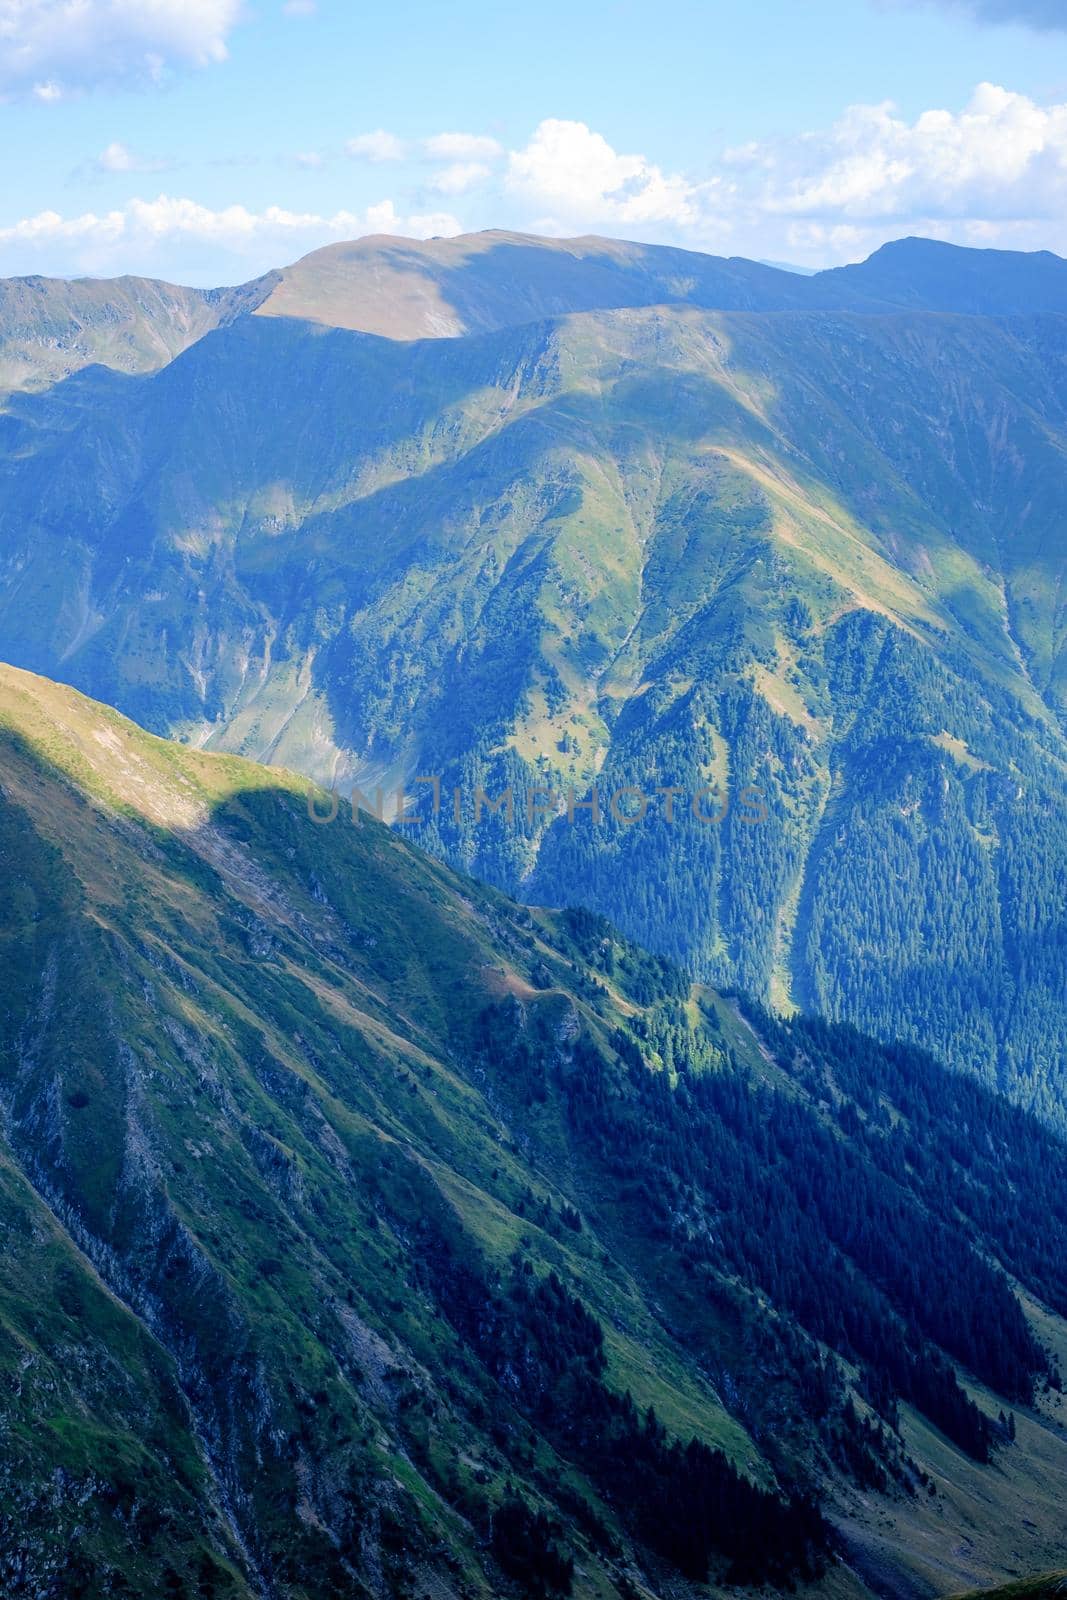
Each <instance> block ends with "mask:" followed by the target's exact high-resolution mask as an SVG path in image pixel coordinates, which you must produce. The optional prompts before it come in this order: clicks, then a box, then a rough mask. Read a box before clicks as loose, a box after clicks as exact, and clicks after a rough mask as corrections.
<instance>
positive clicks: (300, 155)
mask: <svg viewBox="0 0 1067 1600" xmlns="http://www.w3.org/2000/svg"><path fill="white" fill-rule="evenodd" d="M293 160H294V161H295V162H296V164H297V166H298V167H303V168H304V170H305V171H306V172H313V171H315V170H316V169H317V168H318V167H322V166H325V164H326V162H325V158H324V157H323V156H322V155H320V153H319V152H318V150H298V151H297V153H296V155H295V156H294V157H293Z"/></svg>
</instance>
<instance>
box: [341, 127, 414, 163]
mask: <svg viewBox="0 0 1067 1600" xmlns="http://www.w3.org/2000/svg"><path fill="white" fill-rule="evenodd" d="M345 149H346V150H347V152H348V154H349V155H350V156H355V157H357V159H360V160H363V161H403V159H404V157H405V155H406V154H407V145H406V143H405V142H404V140H403V139H398V138H397V136H396V134H395V133H387V132H386V131H385V129H384V128H376V129H375V130H374V132H373V133H361V134H358V135H357V136H356V138H354V139H349V141H348V143H347V144H346V145H345Z"/></svg>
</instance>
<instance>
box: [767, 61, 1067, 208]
mask: <svg viewBox="0 0 1067 1600" xmlns="http://www.w3.org/2000/svg"><path fill="white" fill-rule="evenodd" d="M747 160H748V162H750V163H751V162H752V161H753V160H755V164H756V166H757V170H758V176H759V184H758V186H757V190H756V194H755V197H754V198H755V199H756V201H757V203H758V204H759V206H760V207H761V209H762V210H764V211H766V212H769V213H775V214H781V215H792V216H797V217H808V218H813V219H820V220H826V219H839V220H842V221H845V220H848V221H861V220H863V221H872V222H873V221H878V222H882V221H884V222H886V223H896V222H904V221H907V222H912V221H914V220H915V219H922V220H923V221H925V222H930V221H941V222H956V221H963V222H997V221H1003V222H1020V221H1023V220H1026V219H1030V220H1034V219H1037V218H1057V219H1058V218H1059V217H1060V215H1062V213H1063V211H1064V207H1065V202H1067V105H1057V106H1040V105H1038V104H1037V103H1036V101H1033V100H1031V99H1029V98H1028V96H1026V95H1022V94H1012V93H1010V92H1009V91H1008V90H1006V89H1002V88H998V87H997V86H996V85H995V84H990V83H983V84H979V86H978V88H977V89H976V90H975V92H974V94H973V95H972V97H971V100H970V102H969V103H968V104H967V105H966V106H965V107H964V109H963V110H962V111H960V112H952V111H945V110H935V111H924V112H923V113H922V114H921V115H920V116H919V117H917V118H916V119H915V121H913V122H909V121H907V120H906V119H905V118H903V117H901V116H900V115H899V113H898V112H897V110H896V108H895V107H894V106H893V105H892V104H890V103H886V104H884V105H879V106H854V107H852V108H851V109H850V110H849V111H847V112H846V113H845V115H844V116H843V117H842V118H841V119H840V121H839V122H837V123H836V124H835V125H834V126H833V127H832V128H830V129H829V130H827V131H826V132H825V133H821V134H808V135H806V136H804V137H803V138H801V139H794V140H790V141H788V142H786V141H782V142H781V143H780V144H774V145H768V146H764V147H761V148H760V149H759V150H758V152H757V156H756V157H755V158H753V157H752V156H751V155H749V156H747ZM740 164H741V165H744V164H745V158H742V161H741V163H740Z"/></svg>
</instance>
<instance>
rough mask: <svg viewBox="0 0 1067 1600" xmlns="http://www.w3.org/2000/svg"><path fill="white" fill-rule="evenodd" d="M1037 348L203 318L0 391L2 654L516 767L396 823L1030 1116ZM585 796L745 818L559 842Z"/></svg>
mask: <svg viewBox="0 0 1067 1600" xmlns="http://www.w3.org/2000/svg"><path fill="white" fill-rule="evenodd" d="M1065 345H1067V324H1065V322H1064V319H1063V318H1061V317H1059V316H1056V315H1051V314H1050V315H1041V316H1035V317H1030V318H991V317H981V316H951V317H950V316H942V315H937V314H932V313H926V312H920V313H916V312H895V313H893V314H891V315H881V314H880V315H877V316H869V315H866V314H860V313H855V312H849V313H839V312H834V313H811V312H788V313H774V314H759V313H740V312H738V313H725V312H704V311H700V310H697V309H695V308H693V307H691V306H682V307H676V308H664V307H636V308H635V307H629V308H619V309H615V310H609V311H596V312H576V313H571V314H569V315H568V316H566V317H562V318H549V319H547V320H545V319H543V320H540V321H534V322H527V323H524V324H522V325H520V326H519V327H515V328H498V329H494V330H490V331H487V332H484V333H480V334H477V335H467V336H464V337H457V338H446V339H431V340H420V341H414V342H403V341H398V340H386V339H382V338H379V337H376V336H373V335H367V334H363V333H358V332H353V331H351V330H337V329H330V328H327V327H324V326H321V325H317V324H309V323H307V322H302V321H299V320H297V319H295V318H291V317H244V318H238V319H237V320H235V321H233V322H231V323H230V325H229V326H228V327H226V328H224V329H219V330H216V331H214V332H212V333H210V334H208V335H207V336H206V337H205V338H204V339H202V340H199V341H198V342H196V343H195V344H194V345H193V346H191V348H190V349H188V350H187V351H185V352H184V353H183V354H181V355H180V356H179V357H178V358H177V359H176V360H175V361H173V362H172V363H170V364H169V365H168V366H167V367H165V368H164V369H163V370H162V371H161V372H160V373H158V374H154V375H147V376H143V377H134V378H129V377H123V378H121V379H120V378H116V377H115V376H114V375H111V374H107V373H104V372H103V371H102V370H101V369H95V370H94V371H91V372H87V373H83V374H81V375H80V376H79V377H76V378H72V379H69V380H68V381H67V382H66V383H64V384H60V385H58V386H55V387H54V388H53V389H51V390H49V391H47V392H46V393H44V394H42V395H37V396H16V397H13V398H12V399H11V400H10V402H9V404H8V406H7V409H6V412H5V413H4V414H3V415H2V416H0V476H2V481H3V485H4V500H3V505H2V507H0V537H2V541H3V544H2V549H3V552H4V554H3V560H4V566H3V576H4V590H3V594H2V596H0V642H2V643H3V646H4V648H5V649H6V651H7V653H8V655H9V656H11V657H12V658H14V659H16V660H18V661H19V662H21V663H22V664H23V665H26V666H29V667H32V668H34V669H36V670H39V671H42V672H44V673H46V674H51V675H52V676H58V677H66V678H69V679H71V680H72V681H74V682H75V683H76V684H78V685H79V686H80V687H82V688H84V689H86V690H88V691H91V692H93V693H94V694H96V695H98V696H99V697H101V698H103V699H106V700H109V701H111V702H112V703H115V704H117V705H118V706H119V707H120V708H121V709H123V710H125V711H127V712H130V713H131V714H134V715H136V716H138V717H139V718H140V720H141V721H143V722H145V723H146V724H148V725H149V726H151V727H152V728H153V729H154V730H155V731H158V732H167V733H170V734H172V735H176V736H179V737H183V738H185V739H187V740H190V741H192V742H195V743H206V744H210V745H212V746H213V747H221V748H230V749H234V750H238V751H242V752H244V753H247V754H252V755H256V756H259V757H261V758H265V759H269V760H272V761H278V762H279V763H281V764H283V765H288V766H290V767H296V768H302V769H304V770H306V771H308V772H309V773H310V774H311V775H312V776H313V777H315V778H316V779H319V780H322V781H325V782H327V783H329V782H336V783H337V784H338V785H339V787H341V788H342V789H343V790H346V791H347V790H349V789H350V788H351V787H352V786H353V785H355V786H357V787H362V788H363V789H365V790H367V791H369V792H371V793H372V794H373V790H374V788H375V786H376V785H377V784H379V783H381V784H382V785H383V786H384V787H386V788H390V789H395V788H396V787H397V786H398V785H399V784H401V783H402V782H403V781H405V780H407V779H410V778H413V777H415V776H417V775H418V774H420V773H423V774H425V773H427V772H429V773H436V774H437V775H438V776H439V778H440V779H441V782H442V786H443V789H444V792H445V793H446V794H448V793H450V792H451V789H452V787H454V786H459V787H460V788H461V790H462V791H463V792H464V793H465V794H466V795H468V796H469V797H473V795H474V793H475V791H476V789H477V788H478V787H482V788H483V789H485V790H486V791H487V792H489V793H491V794H494V795H495V794H498V793H500V792H501V791H503V790H506V789H508V787H509V786H511V787H512V788H513V789H514V791H515V793H516V795H517V797H518V801H517V803H518V808H519V812H520V816H522V815H523V808H524V799H523V797H524V796H525V795H527V794H529V793H530V792H531V791H532V790H533V789H534V788H535V787H537V786H539V785H541V786H543V785H546V784H547V786H548V787H549V788H552V789H554V790H555V791H556V792H557V795H558V796H560V797H562V798H561V799H560V798H558V799H557V802H556V810H555V812H554V813H541V814H540V815H539V816H535V817H534V818H533V819H532V820H531V822H530V824H529V825H526V824H525V822H524V823H523V825H522V826H521V827H520V828H518V829H516V830H515V831H514V832H513V833H502V832H501V830H500V829H499V827H498V825H497V824H496V823H495V822H494V821H493V819H492V818H483V819H482V822H481V824H480V825H477V826H476V825H473V824H472V821H471V819H470V817H469V815H468V816H466V817H464V818H462V819H461V820H460V821H459V823H457V824H453V822H452V820H451V818H450V816H449V814H448V812H447V810H446V811H445V812H444V813H443V814H441V815H439V816H438V817H436V818H432V819H427V820H426V821H425V822H424V825H423V826H422V829H421V831H420V832H419V834H418V837H419V838H420V839H421V841H422V842H424V843H426V844H428V845H430V846H431V847H432V848H434V849H436V850H437V851H439V852H440V853H442V854H444V855H445V856H446V857H447V858H448V859H450V860H452V861H453V862H455V863H457V864H459V865H461V866H463V867H464V868H466V869H469V870H473V871H475V872H476V873H478V875H480V876H482V877H483V878H486V879H489V880H491V881H493V882H494V883H496V884H497V885H498V886H501V887H503V888H505V889H507V890H508V891H509V892H512V893H520V894H522V895H524V896H528V897H530V898H533V899H537V900H541V901H544V902H548V903H554V904H561V903H564V902H567V901H571V902H576V903H582V902H586V903H590V904H593V905H595V906H597V907H599V909H601V910H603V911H604V912H606V913H607V914H610V915H611V916H612V918H613V919H614V920H615V921H616V922H617V923H619V924H620V925H621V926H623V928H624V929H625V931H626V932H628V933H629V934H630V935H632V936H634V937H635V938H638V939H639V940H641V941H642V942H644V943H645V944H646V945H649V946H652V947H654V948H656V949H658V950H660V951H662V952H664V953H666V954H668V955H671V956H672V957H674V958H676V959H680V960H683V961H685V962H687V963H692V964H693V965H694V966H695V968H696V970H697V971H698V973H699V974H700V975H701V976H702V977H706V978H709V979H714V980H715V981H717V982H719V983H720V984H727V985H736V986H739V987H741V988H743V989H745V990H746V991H748V992H751V993H753V994H755V995H757V996H758V997H760V998H761V999H764V1000H768V999H770V1000H773V1001H774V1003H775V1004H780V1005H783V1006H785V1007H787V1008H788V1006H789V1005H790V1004H791V1003H793V1004H796V1003H800V1004H803V1005H806V1006H808V1007H811V1008H813V1009H816V1010H819V1011H822V1012H825V1013H828V1014H830V1015H832V1016H835V1017H837V1018H840V1019H844V1020H851V1021H853V1022H854V1023H856V1024H857V1025H859V1026H862V1027H863V1028H864V1029H865V1030H866V1031H868V1032H873V1033H876V1034H879V1035H881V1036H882V1037H884V1038H891V1037H895V1036H898V1035H901V1034H903V1035H904V1036H907V1037H911V1038H913V1039H918V1040H923V1041H924V1042H931V1043H933V1044H935V1045H936V1048H937V1049H938V1050H939V1051H940V1052H941V1053H942V1054H943V1056H944V1058H945V1059H946V1060H947V1061H949V1062H950V1063H952V1064H954V1065H958V1066H962V1067H966V1068H967V1069H968V1070H971V1071H977V1072H978V1073H980V1074H981V1075H982V1076H983V1077H984V1078H985V1080H986V1081H987V1082H989V1083H993V1084H999V1085H1000V1086H1002V1087H1005V1088H1008V1089H1010V1090H1011V1092H1012V1093H1014V1094H1016V1095H1018V1096H1019V1097H1020V1098H1022V1099H1023V1100H1024V1101H1025V1102H1026V1103H1027V1104H1030V1105H1033V1106H1035V1107H1038V1108H1040V1109H1041V1110H1042V1112H1043V1113H1044V1114H1046V1115H1050V1116H1059V1115H1062V1097H1063V1089H1062V1084H1061V1073H1062V1061H1063V1059H1064V1054H1063V1050H1064V1040H1065V1037H1067V1016H1065V1014H1064V1009H1063V1005H1062V997H1061V996H1060V994H1059V989H1060V988H1062V985H1059V986H1058V979H1057V972H1058V970H1059V968H1058V964H1059V963H1060V962H1061V961H1062V959H1063V957H1062V949H1063V940H1064V937H1065V933H1064V929H1063V926H1062V918H1061V916H1060V912H1059V907H1058V900H1057V894H1056V890H1055V884H1056V882H1057V879H1058V875H1059V874H1060V873H1062V871H1063V859H1064V853H1065V851H1067V827H1065V825H1064V818H1063V808H1062V771H1063V763H1064V760H1065V759H1067V755H1065V750H1064V745H1063V732H1062V729H1063V726H1064V717H1065V705H1067V698H1065V697H1067V634H1065V633H1064V631H1063V629H1064V614H1063V602H1062V594H1063V592H1064V589H1063V581H1064V580H1063V552H1062V541H1060V540H1059V538H1058V532H1057V530H1058V526H1059V517H1060V510H1059V507H1060V505H1061V504H1062V497H1063V495H1064V493H1067V484H1065V482H1064V479H1065V474H1067V393H1065V391H1064V386H1063V378H1062V373H1063V365H1062V357H1061V352H1062V351H1063V349H1064V347H1065ZM976 486H977V492H976ZM594 780H596V781H598V782H601V783H602V785H603V789H604V799H605V801H606V800H607V798H608V797H609V796H610V795H611V794H612V792H613V791H614V790H616V789H618V788H619V787H620V786H625V785H628V784H636V785H638V787H640V788H642V789H643V790H644V791H645V792H648V793H651V792H652V790H653V789H654V788H655V787H656V786H658V785H663V784H667V785H669V784H680V785H682V787H683V788H684V789H685V791H686V792H687V793H688V794H690V795H692V794H693V793H696V792H697V791H699V790H701V789H702V788H703V787H704V786H705V785H707V784H709V783H712V782H716V783H719V784H720V786H722V785H723V783H724V780H725V781H726V786H727V787H728V788H729V789H730V790H731V791H732V793H733V794H734V795H735V796H736V795H737V794H738V793H739V792H740V790H741V789H742V788H743V787H744V786H745V785H746V784H749V783H751V784H755V785H757V786H758V787H761V788H762V789H763V790H764V791H765V794H766V796H767V798H768V805H769V815H768V819H767V822H766V824H765V825H764V826H763V828H762V829H761V830H751V829H745V828H743V827H741V826H739V825H737V826H735V819H734V818H733V817H731V816H728V817H727V818H726V819H725V820H724V822H723V824H722V826H721V827H718V828H707V827H704V826H702V825H699V824H697V823H696V822H695V821H692V820H690V818H689V816H688V813H687V814H686V815H685V816H684V817H683V818H682V822H681V824H680V825H679V826H677V827H674V828H673V829H672V828H670V827H667V826H664V824H663V820H662V818H661V817H660V815H659V814H658V811H657V810H654V811H653V814H652V816H651V818H650V819H649V822H648V825H647V826H643V827H640V828H627V827H626V826H625V825H624V824H619V825H617V826H613V819H612V818H611V817H610V815H609V816H608V817H607V818H606V820H605V822H604V823H603V824H602V825H600V826H599V827H598V828H596V829H593V828H591V827H590V826H588V825H587V826H585V827H584V828H583V827H582V826H574V827H571V826H570V825H569V822H568V819H567V816H566V815H565V798H566V794H567V792H568V790H569V789H570V788H572V787H573V788H574V789H575V790H576V793H577V794H578V795H579V796H585V795H587V794H588V790H589V788H590V786H591V785H592V784H593V782H594ZM830 802H832V809H830V810H827V806H828V803H830ZM829 818H833V819H834V826H833V828H830V827H829V826H828V825H827V824H828V819H829ZM586 822H588V818H586ZM887 859H892V860H893V861H894V864H895V865H894V871H893V872H892V873H889V874H887V873H886V871H885V861H886V860H887ZM961 883H964V884H966V885H967V893H966V894H964V895H962V896H961V894H960V893H959V888H958V886H959V884H961ZM933 947H936V948H937V949H938V950H939V951H941V952H942V955H943V959H942V961H941V963H940V965H939V966H937V967H934V965H933V963H932V962H931V958H930V954H929V952H930V950H931V948H933Z"/></svg>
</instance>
